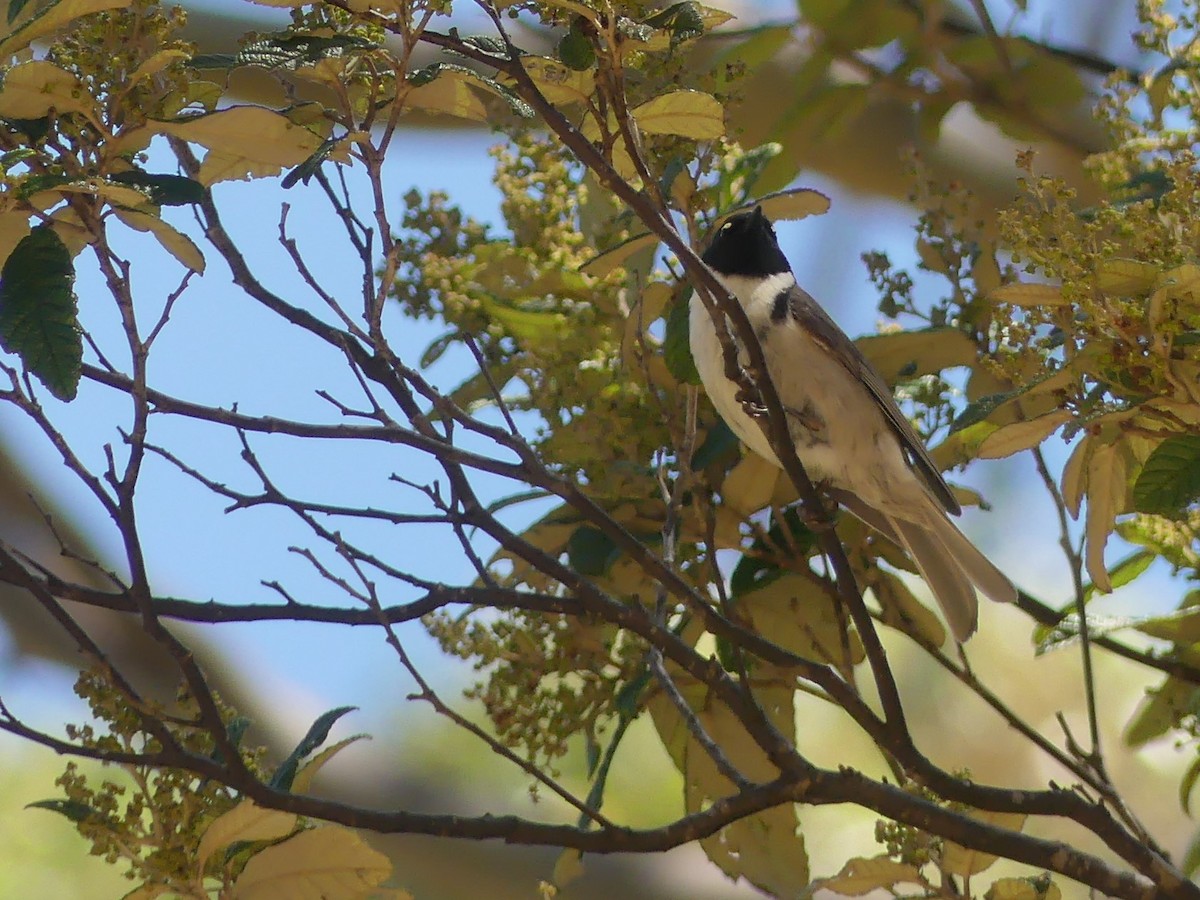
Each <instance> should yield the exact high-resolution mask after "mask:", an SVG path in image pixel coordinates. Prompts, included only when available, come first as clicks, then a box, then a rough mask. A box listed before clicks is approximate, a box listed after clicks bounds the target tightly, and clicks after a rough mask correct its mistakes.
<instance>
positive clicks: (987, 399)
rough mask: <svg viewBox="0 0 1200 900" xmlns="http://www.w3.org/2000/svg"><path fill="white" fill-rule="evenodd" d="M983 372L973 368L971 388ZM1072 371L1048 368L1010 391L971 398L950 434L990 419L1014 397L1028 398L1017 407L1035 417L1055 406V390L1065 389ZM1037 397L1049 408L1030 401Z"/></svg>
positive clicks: (1073, 375)
mask: <svg viewBox="0 0 1200 900" xmlns="http://www.w3.org/2000/svg"><path fill="white" fill-rule="evenodd" d="M984 374H986V370H983V369H976V370H975V372H974V373H973V374H972V376H971V383H970V384H969V385H968V391H970V390H971V389H972V388H973V387H974V385H975V382H976V380H977V379H978V378H979V377H980V376H981V375H984ZM1075 377H1076V376H1075V374H1074V372H1073V371H1072V370H1071V369H1068V368H1064V369H1047V370H1046V371H1044V372H1042V373H1041V374H1039V375H1036V376H1034V377H1033V378H1031V379H1030V380H1029V381H1027V382H1026V383H1025V384H1023V385H1021V386H1020V387H1017V388H1014V389H1012V390H1010V391H1002V392H1000V393H991V394H986V395H985V396H982V397H980V398H979V399H978V400H974V401H972V402H971V403H969V404H968V405H967V408H966V409H964V410H963V411H962V412H961V413H959V415H958V418H956V419H955V420H954V422H953V423H952V424H951V425H950V433H951V434H953V433H954V432H956V431H960V430H962V429H964V428H967V427H968V426H971V425H974V424H976V423H977V422H982V421H983V420H984V419H988V418H991V417H992V416H994V415H995V413H996V412H997V411H998V410H1000V409H1001V408H1002V407H1004V406H1006V405H1007V404H1009V403H1011V402H1013V401H1015V400H1028V401H1030V402H1029V403H1022V404H1021V406H1020V409H1021V411H1023V412H1024V413H1025V414H1026V416H1027V417H1036V416H1037V415H1038V414H1039V412H1049V411H1050V410H1051V409H1054V408H1055V407H1057V406H1058V403H1057V400H1056V399H1055V397H1056V395H1055V394H1054V392H1055V391H1058V390H1061V389H1064V388H1066V387H1067V386H1068V385H1069V384H1071V382H1072V381H1073V380H1074V379H1075ZM995 383H996V382H995V380H994V379H985V384H988V385H992V384H995ZM1034 397H1037V398H1038V399H1039V400H1043V399H1044V400H1045V404H1046V405H1048V406H1049V408H1042V407H1041V406H1039V405H1037V404H1033V403H1032V400H1033V398H1034Z"/></svg>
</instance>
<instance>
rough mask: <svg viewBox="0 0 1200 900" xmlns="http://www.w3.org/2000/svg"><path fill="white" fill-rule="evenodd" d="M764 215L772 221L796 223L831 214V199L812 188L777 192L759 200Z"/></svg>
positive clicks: (757, 204)
mask: <svg viewBox="0 0 1200 900" xmlns="http://www.w3.org/2000/svg"><path fill="white" fill-rule="evenodd" d="M755 205H756V206H761V207H762V211H763V214H764V215H765V216H766V217H767V218H769V219H772V220H775V221H778V220H780V219H784V220H787V221H789V222H796V221H799V220H800V219H806V218H808V217H809V216H820V215H824V214H825V213H827V212H829V198H828V197H826V196H825V195H824V194H822V193H821V192H820V191H814V190H813V189H812V188H790V189H788V190H786V191H776V192H775V193H773V194H766V195H764V196H762V197H759V198H758V202H757V203H756V204H755Z"/></svg>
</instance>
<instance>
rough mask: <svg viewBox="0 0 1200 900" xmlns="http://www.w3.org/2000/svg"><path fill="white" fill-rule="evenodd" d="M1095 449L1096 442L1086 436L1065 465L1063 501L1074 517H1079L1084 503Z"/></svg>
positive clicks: (1076, 446)
mask: <svg viewBox="0 0 1200 900" xmlns="http://www.w3.org/2000/svg"><path fill="white" fill-rule="evenodd" d="M1093 449H1095V442H1094V441H1093V440H1092V438H1091V437H1090V436H1085V437H1084V438H1083V439H1082V440H1080V442H1079V443H1078V444H1076V445H1075V449H1074V450H1073V451H1072V452H1071V456H1070V458H1068V459H1067V464H1066V465H1065V466H1063V473H1062V495H1063V502H1064V503H1065V504H1066V506H1067V512H1069V513H1070V514H1071V518H1072V519H1078V518H1079V507H1080V505H1081V504H1082V503H1083V495H1084V492H1085V491H1086V490H1087V470H1088V465H1087V464H1088V462H1089V461H1090V460H1091V456H1092V450H1093Z"/></svg>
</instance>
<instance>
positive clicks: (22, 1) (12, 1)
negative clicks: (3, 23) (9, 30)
mask: <svg viewBox="0 0 1200 900" xmlns="http://www.w3.org/2000/svg"><path fill="white" fill-rule="evenodd" d="M28 5H29V0H8V24H9V25H11V24H12V23H13V22H15V21H16V20H17V16H19V15H21V11H22V10H24V9H25V7H26V6H28Z"/></svg>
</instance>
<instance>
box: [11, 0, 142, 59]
mask: <svg viewBox="0 0 1200 900" xmlns="http://www.w3.org/2000/svg"><path fill="white" fill-rule="evenodd" d="M128 5H129V0H57V2H54V0H51V2H50V3H49V4H47V5H46V6H44V7H43V8H42V9H41V10H39V11H38V12H36V13H35V14H34V15H33V17H32V18H31V19H29V21H27V22H25V23H24V24H22V25H21V26H20V27H18V28H17V29H16V30H15V31H13V32H12V33H10V34H8V35H7V36H6V37H4V38H3V39H0V57H8V56H11V55H13V54H14V53H16V52H17V51H19V50H22V49H24V48H26V47H28V46H29V45H30V44H32V43H33V42H34V41H36V40H37V39H38V38H42V37H45V36H46V35H49V34H52V33H54V32H56V31H58V30H59V29H61V28H62V27H63V26H64V25H66V24H67V23H68V22H70V21H71V20H72V19H78V18H79V17H80V16H87V15H91V14H92V13H98V12H104V11H105V10H109V9H122V8H124V7H126V6H128ZM9 15H10V17H12V16H13V8H12V6H9ZM9 22H10V23H11V22H12V18H10V19H9Z"/></svg>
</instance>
